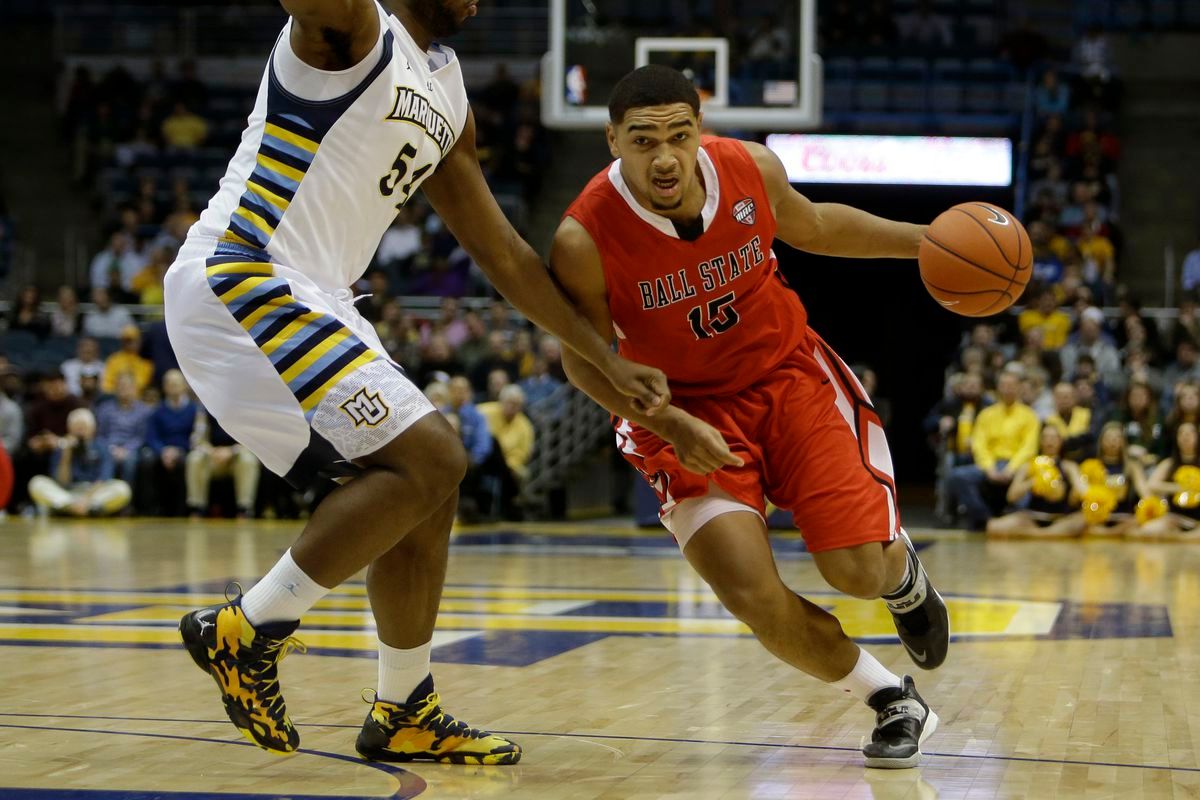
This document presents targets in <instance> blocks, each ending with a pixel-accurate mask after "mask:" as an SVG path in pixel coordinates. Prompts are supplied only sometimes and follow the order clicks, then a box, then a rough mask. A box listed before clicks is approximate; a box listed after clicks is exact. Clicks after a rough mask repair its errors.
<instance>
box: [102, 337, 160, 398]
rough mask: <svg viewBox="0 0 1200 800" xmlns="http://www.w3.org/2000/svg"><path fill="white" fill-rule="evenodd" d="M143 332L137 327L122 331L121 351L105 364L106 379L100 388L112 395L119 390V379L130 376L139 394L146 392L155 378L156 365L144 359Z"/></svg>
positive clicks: (110, 357) (109, 358)
mask: <svg viewBox="0 0 1200 800" xmlns="http://www.w3.org/2000/svg"><path fill="white" fill-rule="evenodd" d="M141 350H142V332H141V331H140V330H138V327H137V326H136V325H127V326H126V327H125V329H124V330H122V331H121V349H120V350H118V351H117V352H115V353H113V354H112V355H111V356H109V357H108V360H107V361H105V362H104V378H103V380H102V381H101V383H100V388H101V389H103V390H104V391H105V392H108V393H112V392H114V391H116V389H117V378H119V377H120V376H121V375H130V376H132V378H133V381H134V383H135V384H137V390H138V394H141V393H142V392H143V391H145V389H146V387H147V386H149V385H150V381H151V380H152V379H153V378H154V364H152V363H150V361H149V360H147V359H145V358H142V356H141Z"/></svg>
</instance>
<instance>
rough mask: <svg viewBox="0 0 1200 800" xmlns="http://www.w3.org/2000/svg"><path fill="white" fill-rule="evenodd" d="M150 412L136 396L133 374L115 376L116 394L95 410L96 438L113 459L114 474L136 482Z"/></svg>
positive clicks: (130, 482) (133, 483)
mask: <svg viewBox="0 0 1200 800" xmlns="http://www.w3.org/2000/svg"><path fill="white" fill-rule="evenodd" d="M151 413H153V409H151V408H150V407H149V406H148V405H146V404H145V403H143V402H142V401H141V400H140V399H139V392H138V387H137V383H136V382H135V381H134V379H133V376H132V375H121V376H119V377H118V378H117V386H116V396H115V397H114V398H113V399H112V400H110V401H108V402H106V403H102V404H101V405H100V407H99V408H98V409H97V410H96V426H97V428H96V440H97V441H98V442H99V443H100V446H101V447H103V448H104V449H105V451H106V452H107V453H108V455H109V457H110V458H111V459H112V461H113V469H114V471H115V474H116V475H117V477H119V478H121V480H123V481H125V482H126V483H128V484H129V485H130V486H136V485H137V474H138V464H139V460H140V458H141V452H142V447H143V446H144V445H145V444H146V432H147V427H148V426H149V423H150V414H151Z"/></svg>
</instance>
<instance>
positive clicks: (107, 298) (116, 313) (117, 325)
mask: <svg viewBox="0 0 1200 800" xmlns="http://www.w3.org/2000/svg"><path fill="white" fill-rule="evenodd" d="M92 302H93V303H95V304H96V309H95V310H94V311H92V312H90V313H88V314H87V316H85V317H84V318H83V332H84V334H85V335H87V336H94V337H96V338H97V339H118V338H120V336H121V331H123V330H125V329H126V328H128V327H129V326H130V325H132V324H133V317H131V316H130V315H129V310H128V309H126V308H125V307H124V306H118V305H113V299H112V293H111V292H109V290H108V289H106V288H104V287H102V286H101V287H95V288H93V289H92Z"/></svg>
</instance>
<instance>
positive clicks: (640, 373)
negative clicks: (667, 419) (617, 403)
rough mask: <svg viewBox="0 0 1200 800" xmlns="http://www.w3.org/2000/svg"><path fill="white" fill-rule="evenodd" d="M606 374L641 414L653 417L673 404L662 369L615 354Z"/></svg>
mask: <svg viewBox="0 0 1200 800" xmlns="http://www.w3.org/2000/svg"><path fill="white" fill-rule="evenodd" d="M604 372H605V376H606V377H607V378H608V380H609V382H610V383H612V385H613V386H614V387H616V389H617V390H618V391H619V392H621V394H623V395H625V396H626V397H628V398H629V399H630V402H631V403H632V404H633V407H634V409H635V410H637V411H638V412H639V413H642V414H645V415H646V416H648V417H653V416H654V415H655V414H657V413H659V412H660V411H662V410H663V409H665V408H666V407H667V406H669V405H670V404H671V390H670V389H669V388H667V376H666V375H664V374H663V372H662V370H660V369H655V368H654V367H648V366H646V365H645V364H638V363H637V362H634V361H629V360H627V359H624V358H621V357H620V356H618V355H616V354H614V355H613V357H612V359H610V361H609V364H608V366H607V368H606V369H605V371H604Z"/></svg>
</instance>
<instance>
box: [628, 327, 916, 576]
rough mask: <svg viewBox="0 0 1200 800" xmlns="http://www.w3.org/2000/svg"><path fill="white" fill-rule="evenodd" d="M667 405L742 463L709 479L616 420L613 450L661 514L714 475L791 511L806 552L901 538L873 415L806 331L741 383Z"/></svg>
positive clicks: (760, 506) (701, 491)
mask: <svg viewBox="0 0 1200 800" xmlns="http://www.w3.org/2000/svg"><path fill="white" fill-rule="evenodd" d="M673 403H674V404H675V405H678V406H679V407H680V408H682V409H683V410H685V411H687V412H688V413H690V414H692V415H693V416H695V417H698V418H700V419H702V420H704V421H705V422H707V423H708V424H710V425H712V426H713V427H715V428H716V429H717V430H718V431H720V432H721V435H722V436H724V437H725V441H726V442H728V443H729V447H730V449H731V450H732V451H733V452H734V454H735V455H737V456H738V457H740V458H741V459H742V460H743V461H744V462H745V464H744V466H741V467H724V468H722V469H721V470H719V471H717V472H715V473H713V474H712V475H709V476H705V475H697V474H696V473H694V472H688V471H687V470H685V469H684V468H683V467H682V466H681V465H680V464H679V461H678V459H677V458H676V457H675V448H674V446H672V445H670V444H668V443H667V442H665V441H663V440H662V439H660V438H659V437H658V436H657V435H655V434H653V433H651V432H650V431H648V430H645V429H644V428H641V427H639V426H638V425H636V424H634V423H632V422H629V421H628V420H622V419H617V420H615V425H616V431H617V445H618V447H620V448H621V452H622V453H623V454H624V455H625V458H626V460H628V461H629V462H630V463H631V464H633V466H634V467H635V468H637V470H638V471H639V472H641V473H642V475H643V477H645V478H646V480H647V481H648V482H649V483H650V485H651V486H653V487H654V489H655V491H656V492H657V493H658V498H659V502H660V503H661V504H662V513H664V514H665V513H667V512H668V511H670V510H671V509H672V508H674V506H675V505H676V504H678V503H679V502H681V501H683V500H686V499H688V498H692V497H703V496H704V495H706V494H707V493H708V491H709V481H710V480H712V481H713V482H715V483H716V484H717V485H719V486H720V487H721V488H722V489H724V490H725V491H726V492H728V493H729V494H730V495H732V496H733V497H734V499H736V500H738V501H739V502H742V503H745V504H746V505H748V506H750V507H751V508H755V509H757V510H758V511H759V512H760V513H763V512H765V503H764V498H766V499H769V500H770V501H771V502H772V503H774V504H775V505H776V506H778V507H779V508H782V509H785V510H787V511H790V512H792V515H793V517H794V518H795V522H796V527H797V528H799V530H800V532H801V533H802V534H803V536H804V541H805V544H806V545H807V546H808V549H809V551H810V552H813V553H819V552H821V551H824V550H836V549H838V548H842V547H853V546H855V545H860V544H865V543H867V542H886V541H890V540H891V539H893V538H895V537H896V535H897V534H898V532H899V530H900V513H899V507H898V505H897V503H896V482H895V478H894V477H893V472H892V457H891V453H890V452H889V450H888V445H887V438H886V437H885V436H884V432H883V425H882V424H881V423H880V421H879V415H878V414H876V413H875V410H874V408H873V407H872V406H871V402H870V400H869V399H868V398H867V394H866V392H865V391H864V390H863V387H862V384H860V383H859V382H858V379H857V378H856V377H855V376H854V374H853V373H852V372H851V371H850V369H849V367H847V366H846V364H845V363H844V362H843V361H842V360H841V359H840V358H838V356H837V354H836V353H835V352H833V349H832V348H831V347H829V345H827V344H825V342H824V341H823V340H822V339H821V337H819V336H817V334H816V333H815V332H814V331H812V330H811V329H810V330H809V331H808V338H807V340H806V341H805V342H804V344H802V345H801V347H800V349H798V350H797V351H796V352H795V353H793V354H792V355H791V356H790V357H789V358H788V359H787V360H786V361H784V362H783V363H782V364H780V365H779V366H778V367H776V368H775V369H773V370H772V371H771V372H770V373H768V374H767V375H765V376H763V378H762V379H761V380H759V381H758V383H756V384H754V385H752V386H750V387H749V388H748V389H745V390H744V391H742V392H739V393H738V394H735V395H705V396H700V397H676V398H674V400H673Z"/></svg>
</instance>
